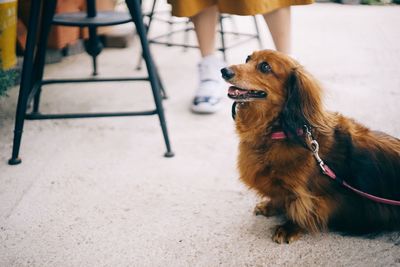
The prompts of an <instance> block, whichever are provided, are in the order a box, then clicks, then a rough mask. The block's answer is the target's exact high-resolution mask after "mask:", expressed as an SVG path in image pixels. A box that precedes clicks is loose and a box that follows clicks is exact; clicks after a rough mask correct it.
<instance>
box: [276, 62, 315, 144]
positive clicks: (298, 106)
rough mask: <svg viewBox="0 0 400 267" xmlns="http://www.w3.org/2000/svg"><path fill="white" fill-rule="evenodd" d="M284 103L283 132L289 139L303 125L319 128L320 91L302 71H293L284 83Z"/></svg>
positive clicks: (313, 80)
mask: <svg viewBox="0 0 400 267" xmlns="http://www.w3.org/2000/svg"><path fill="white" fill-rule="evenodd" d="M286 94H287V95H286V102H285V104H284V107H283V110H282V113H281V117H280V120H281V125H282V128H283V131H284V132H285V133H286V134H287V135H288V136H290V137H291V138H295V139H296V138H297V139H298V138H299V137H298V135H297V132H298V130H299V129H303V126H304V125H308V126H311V127H319V126H320V123H321V119H320V118H321V117H322V116H323V114H322V112H323V111H322V104H321V89H320V87H319V84H318V83H317V81H315V79H314V78H312V77H311V75H310V74H308V73H306V72H305V71H304V70H303V69H299V68H296V69H293V70H292V71H291V73H290V74H289V77H288V79H287V81H286Z"/></svg>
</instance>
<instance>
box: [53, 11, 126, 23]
mask: <svg viewBox="0 0 400 267" xmlns="http://www.w3.org/2000/svg"><path fill="white" fill-rule="evenodd" d="M130 21H132V17H131V15H130V14H129V13H126V12H116V11H98V12H97V14H96V16H95V17H88V16H87V13H86V12H66V13H60V14H55V15H54V18H53V24H56V25H63V26H77V27H89V26H112V25H118V24H123V23H127V22H130Z"/></svg>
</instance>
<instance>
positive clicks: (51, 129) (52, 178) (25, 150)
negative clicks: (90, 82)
mask: <svg viewBox="0 0 400 267" xmlns="http://www.w3.org/2000/svg"><path fill="white" fill-rule="evenodd" d="M293 13H294V14H293V21H294V44H295V51H294V52H295V54H296V55H297V57H298V58H299V59H300V60H301V61H302V62H303V63H304V65H305V66H307V67H308V68H309V70H310V71H312V72H313V73H314V74H315V75H316V76H317V77H318V78H319V79H320V80H321V81H322V83H323V84H324V86H325V87H326V103H327V107H328V108H330V109H332V110H338V111H340V112H342V113H344V114H346V115H349V116H352V117H355V118H356V119H358V120H359V121H361V122H363V123H364V124H366V125H368V126H371V127H373V128H376V129H380V130H384V131H386V132H388V133H390V134H393V135H395V136H397V137H399V136H400V123H399V119H398V117H399V115H400V106H399V101H400V91H399V89H400V75H399V69H400V46H399V43H400V30H399V27H398V25H400V16H399V14H400V6H384V7H382V6H341V5H336V4H315V5H312V6H307V7H296V8H294V10H293ZM237 21H238V25H239V27H244V28H245V29H246V28H249V27H252V24H251V20H250V19H249V18H240V19H238V20H237ZM157 31H159V32H162V31H163V29H162V28H161V26H160V28H158V30H157ZM263 32H264V34H263V36H264V43H265V47H266V48H268V47H271V46H272V45H271V40H270V37H269V35H268V34H267V31H266V29H265V28H264V29H263ZM136 44H137V42H136V43H135V44H134V46H132V47H131V48H129V49H126V50H122V51H121V50H106V51H105V52H104V53H103V54H102V55H101V56H100V59H99V60H100V72H101V73H107V75H109V76H111V75H113V74H114V75H119V74H120V75H122V74H130V73H131V72H132V70H133V68H134V62H136V56H135V55H137V46H136ZM255 49H257V45H256V44H253V43H249V44H247V45H245V46H241V47H239V48H237V49H234V50H232V51H230V52H229V55H228V56H229V60H230V63H238V62H243V61H244V59H245V56H246V55H247V54H249V53H250V52H251V51H252V50H255ZM152 50H153V53H154V56H155V57H156V61H157V64H158V65H159V68H160V70H161V74H162V77H163V79H164V81H165V85H166V88H167V90H168V93H169V95H170V99H169V100H167V101H166V102H165V104H164V105H165V109H166V115H167V119H168V127H169V131H170V135H171V141H172V145H173V149H174V151H175V152H176V157H175V158H172V159H166V158H163V157H162V154H163V152H164V144H163V140H162V135H161V131H160V128H159V126H158V121H157V118H156V117H150V118H149V117H147V118H138V117H136V118H117V119H116V118H114V119H85V120H63V121H33V122H32V121H27V122H26V126H25V132H24V136H23V144H22V150H21V153H22V157H23V164H22V165H19V166H8V165H7V164H6V161H7V159H8V158H9V155H10V151H11V142H12V130H13V122H14V112H15V103H16V96H17V91H18V90H17V88H14V89H13V90H12V91H11V92H10V97H9V98H3V99H1V100H0V136H1V137H2V138H1V140H0V240H1V242H0V266H400V235H399V233H392V234H387V235H383V236H380V237H377V238H374V239H368V238H359V237H343V236H341V235H338V234H334V233H330V234H322V235H317V236H306V237H304V238H302V239H301V240H300V241H298V242H296V243H294V244H292V245H277V244H275V243H273V242H272V241H271V238H270V237H271V228H272V227H273V226H274V225H275V224H276V223H277V220H276V219H266V218H261V217H255V216H253V215H252V209H253V206H254V204H255V201H256V198H255V196H254V195H253V193H252V192H250V191H248V190H247V189H246V188H244V187H243V186H242V185H241V184H240V183H239V181H238V174H237V172H236V169H235V158H236V153H237V150H236V147H237V141H238V140H237V138H236V136H235V134H234V128H233V123H232V120H231V118H230V104H231V102H230V101H229V100H226V101H225V103H224V108H223V110H222V111H221V112H220V113H219V114H217V115H214V116H198V115H194V114H191V113H190V112H189V111H188V107H189V102H190V100H191V97H192V93H193V91H194V88H193V87H194V85H195V82H196V76H195V62H196V61H197V60H198V54H197V52H196V51H188V52H186V53H183V52H182V51H181V49H178V48H166V47H156V46H153V48H152ZM89 66H90V60H89V59H88V57H87V56H85V55H78V56H73V57H70V58H68V59H67V60H65V61H63V62H62V63H59V64H55V65H50V66H48V68H47V69H46V76H47V77H60V76H62V77H67V76H73V75H78V76H87V75H90V71H89ZM86 87H88V86H87V85H81V86H76V87H73V86H70V85H63V86H51V88H48V89H46V90H45V93H44V98H43V111H56V112H57V111H64V110H66V111H73V110H83V111H94V110H99V109H102V110H115V109H119V110H121V109H122V110H129V109H130V108H131V107H134V108H142V107H151V106H152V100H151V95H150V93H149V90H148V89H147V85H144V84H143V85H140V84H134V85H131V84H123V83H121V84H107V85H98V86H96V88H86ZM131 88H132V90H131ZM64 89H65V90H64Z"/></svg>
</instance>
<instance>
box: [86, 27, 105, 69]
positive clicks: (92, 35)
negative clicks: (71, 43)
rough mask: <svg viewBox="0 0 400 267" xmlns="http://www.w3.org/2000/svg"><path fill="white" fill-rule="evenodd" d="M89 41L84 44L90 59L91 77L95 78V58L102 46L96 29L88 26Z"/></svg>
mask: <svg viewBox="0 0 400 267" xmlns="http://www.w3.org/2000/svg"><path fill="white" fill-rule="evenodd" d="M88 28H89V40H87V41H86V42H85V49H86V52H87V53H88V54H89V55H90V56H91V57H92V64H93V73H92V75H93V76H97V74H98V73H97V56H98V55H99V54H100V53H101V50H103V45H102V43H101V42H100V39H99V36H98V35H97V27H93V26H89V27H88Z"/></svg>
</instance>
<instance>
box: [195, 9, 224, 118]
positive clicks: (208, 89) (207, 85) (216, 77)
mask: <svg viewBox="0 0 400 267" xmlns="http://www.w3.org/2000/svg"><path fill="white" fill-rule="evenodd" d="M218 16H219V12H218V7H217V6H216V5H213V6H210V7H207V8H206V9H204V10H202V11H201V12H200V13H198V14H196V15H195V16H193V17H191V18H190V19H191V20H192V22H193V24H194V29H195V32H196V36H197V41H198V45H199V50H200V53H201V57H202V58H201V61H200V62H199V64H198V70H199V85H198V88H197V90H196V93H195V97H194V99H193V102H192V106H191V109H192V111H193V112H196V113H214V112H216V111H217V110H218V109H219V108H220V107H221V100H222V96H223V90H224V87H225V83H224V81H223V80H222V78H221V74H220V69H221V68H223V67H225V63H224V62H223V61H222V60H221V59H219V58H218V57H217V56H216V55H215V36H216V27H217V22H218Z"/></svg>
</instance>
